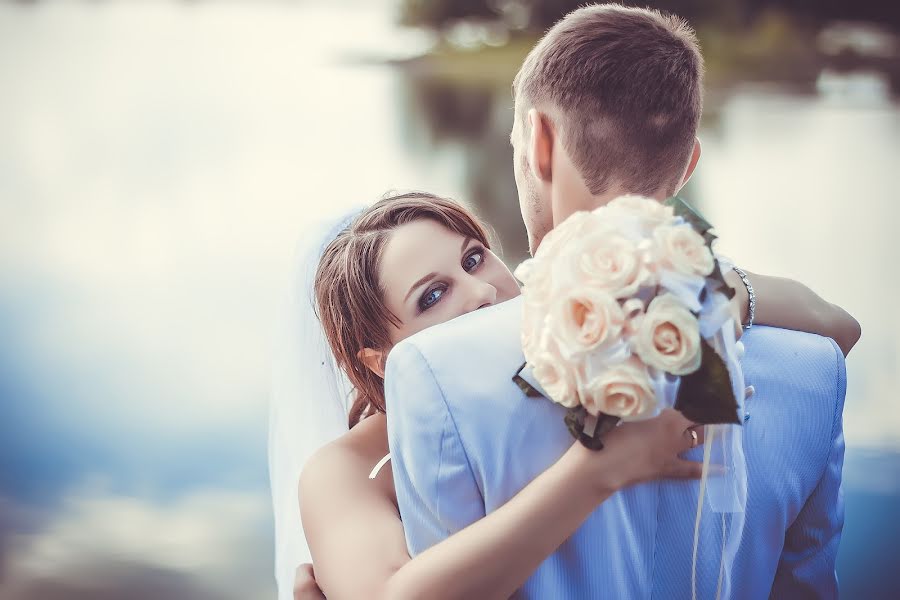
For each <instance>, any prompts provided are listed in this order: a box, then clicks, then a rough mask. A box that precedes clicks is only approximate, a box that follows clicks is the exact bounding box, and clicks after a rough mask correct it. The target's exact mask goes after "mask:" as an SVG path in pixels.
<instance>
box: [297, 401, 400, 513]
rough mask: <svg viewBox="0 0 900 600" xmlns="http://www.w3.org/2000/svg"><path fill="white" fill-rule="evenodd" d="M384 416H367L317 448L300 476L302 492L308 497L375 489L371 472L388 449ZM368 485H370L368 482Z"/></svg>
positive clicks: (303, 495) (302, 495)
mask: <svg viewBox="0 0 900 600" xmlns="http://www.w3.org/2000/svg"><path fill="white" fill-rule="evenodd" d="M379 419H383V416H381V415H374V416H372V417H369V418H367V419H365V420H364V421H363V422H361V423H360V424H359V425H357V426H356V427H354V428H353V429H352V430H350V431H348V432H347V433H345V434H344V435H342V436H341V437H339V438H337V439H336V440H334V441H332V442H330V443H328V444H326V445H325V446H323V447H322V448H320V449H319V450H317V451H316V453H315V454H313V456H312V457H311V458H310V459H309V461H307V463H306V465H305V466H304V468H303V472H302V473H301V475H300V495H301V497H305V498H307V499H310V500H312V499H314V498H316V497H323V496H325V497H327V496H331V494H333V493H342V492H347V491H351V490H353V491H355V492H362V491H366V490H372V488H373V487H375V486H373V485H372V484H371V482H370V481H369V479H368V477H369V473H370V472H371V470H372V467H374V466H375V464H376V463H377V462H378V461H379V460H380V459H381V458H382V457H383V456H384V455H385V454H387V452H388V449H387V447H388V446H387V433H386V428H385V426H384V424H383V423H381V422H379ZM367 484H368V485H367Z"/></svg>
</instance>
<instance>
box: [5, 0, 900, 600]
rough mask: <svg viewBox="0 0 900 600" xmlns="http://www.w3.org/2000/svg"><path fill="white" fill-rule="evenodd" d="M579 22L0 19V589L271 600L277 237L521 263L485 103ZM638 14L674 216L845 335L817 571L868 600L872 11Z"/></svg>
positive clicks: (891, 360)
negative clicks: (382, 208)
mask: <svg viewBox="0 0 900 600" xmlns="http://www.w3.org/2000/svg"><path fill="white" fill-rule="evenodd" d="M577 4H578V3H572V2H563V1H557V2H550V1H534V0H532V1H528V0H518V1H517V0H506V1H501V0H492V1H487V2H478V1H466V2H441V1H437V0H436V1H432V2H427V1H425V2H423V1H417V0H405V1H397V0H393V1H392V0H377V1H376V0H355V1H352V0H331V1H324V0H323V1H319V2H316V1H307V2H302V1H295V2H288V1H281V2H279V1H274V0H272V1H267V2H249V1H246V2H224V1H223V2H214V1H206V2H200V1H194V2H175V1H160V2H155V3H150V2H144V3H137V2H135V3H131V2H112V1H108V2H99V1H95V2H11V3H3V4H0V407H2V413H0V598H2V599H3V600H7V599H8V600H24V599H40V600H54V599H57V598H67V599H79V598H91V599H106V598H126V597H127V598H136V599H140V598H160V597H163V598H170V599H178V598H201V599H203V598H211V599H212V598H223V599H225V598H235V599H236V598H251V597H252V598H265V597H273V594H274V586H273V581H272V523H271V508H270V503H269V502H270V501H269V493H268V476H267V470H266V469H267V467H266V448H265V444H266V429H267V394H268V383H269V365H270V358H271V349H272V344H271V340H272V337H273V335H272V334H273V330H274V328H275V327H277V319H275V318H273V315H274V314H276V313H277V307H278V305H279V302H280V299H281V297H282V295H283V292H284V291H285V289H286V285H287V280H288V278H289V276H290V273H291V269H292V252H293V248H294V245H295V244H296V242H297V236H298V234H299V232H300V231H301V229H302V227H303V224H304V223H307V222H309V221H310V220H312V219H317V218H319V217H320V216H322V215H324V214H331V213H336V212H338V211H339V210H340V209H341V208H342V207H344V206H350V205H351V204H356V203H358V202H360V201H364V200H373V199H375V198H377V197H379V196H380V195H381V194H382V193H384V192H385V191H387V190H389V189H425V190H430V191H434V192H437V193H441V194H445V195H449V196H451V197H454V198H457V199H460V200H464V201H467V202H469V203H470V204H471V205H472V206H474V207H475V208H476V210H477V211H478V212H479V213H480V214H481V215H482V216H483V217H484V218H485V219H486V220H488V221H489V222H490V223H491V224H492V225H493V226H494V228H495V229H496V231H497V234H498V237H499V238H500V240H501V242H502V249H503V256H504V258H505V260H506V261H507V262H508V263H509V264H511V265H514V264H516V263H517V262H518V261H519V260H521V259H522V258H523V257H524V256H525V252H526V241H525V236H524V230H523V227H522V225H521V221H520V217H519V214H518V206H517V201H516V195H515V187H514V183H513V178H512V169H511V151H510V148H509V143H508V134H509V129H510V126H511V123H512V121H511V119H512V110H511V109H512V102H511V97H510V92H509V86H510V82H511V79H512V75H513V74H514V72H515V69H516V68H517V66H518V64H519V62H520V61H521V58H522V57H523V56H524V53H525V52H527V50H528V48H529V47H530V46H531V45H532V44H533V42H534V40H535V39H536V38H535V33H534V32H535V31H540V29H541V28H542V27H544V26H545V25H546V24H548V23H551V22H553V20H555V18H556V17H557V16H559V15H560V14H562V13H564V12H565V10H566V9H567V8H571V7H573V6H575V5H577ZM650 4H655V5H659V6H663V7H670V8H676V9H678V10H680V11H681V12H682V13H683V14H685V15H686V16H689V17H690V18H691V19H692V21H693V22H694V23H695V24H696V25H697V27H698V29H699V31H700V35H701V39H702V42H703V45H704V51H705V54H706V57H707V62H708V67H709V71H708V94H707V108H706V112H705V117H704V122H703V128H702V131H701V134H700V135H701V139H702V141H703V157H702V160H701V164H700V167H699V169H698V171H697V173H696V175H695V177H694V179H693V180H692V181H691V183H690V184H689V186H688V188H687V189H686V190H685V196H686V197H688V198H689V199H691V200H692V201H693V202H695V203H696V204H697V205H698V206H699V207H700V208H701V209H702V210H703V211H704V212H705V213H706V214H707V216H708V217H709V218H710V220H711V221H712V222H713V223H715V224H716V225H717V228H718V230H719V233H720V235H721V250H722V251H724V252H725V253H726V254H728V255H730V256H731V257H732V258H734V260H735V261H736V262H737V263H738V264H740V265H742V266H744V267H746V268H747V269H749V270H757V271H760V272H766V273H772V274H778V275H785V276H790V277H795V278H798V279H801V280H803V281H804V282H807V283H808V284H809V285H810V286H811V287H813V289H815V290H817V291H818V292H819V293H821V294H822V295H823V296H825V297H826V298H828V299H830V300H831V301H833V302H836V303H838V304H840V305H842V306H844V307H845V308H847V309H848V310H849V311H850V312H851V313H853V314H854V315H855V316H856V317H857V318H858V319H859V320H860V321H861V323H862V325H863V331H864V335H863V339H862V342H861V343H860V344H859V346H858V347H857V348H856V349H855V350H854V351H853V353H852V354H851V356H850V358H849V360H848V372H849V381H850V383H849V387H848V391H847V403H846V411H845V430H846V439H847V445H848V451H847V459H846V464H845V467H844V474H845V483H846V486H845V487H846V510H847V518H846V528H845V532H844V538H843V544H842V548H841V555H840V560H839V573H840V576H841V580H842V587H843V592H844V596H845V597H847V598H888V597H891V596H892V595H893V594H894V593H896V592H895V590H896V589H898V588H900V561H898V559H897V553H896V552H895V551H894V542H895V540H896V539H897V538H898V537H900V519H898V517H900V410H898V409H900V405H898V400H897V388H898V384H900V377H898V371H900V355H898V350H900V345H898V342H897V339H898V336H900V317H898V315H897V311H896V310H895V309H894V307H895V305H896V297H897V295H898V293H900V284H898V279H897V268H896V258H897V257H898V253H897V242H896V236H897V234H896V231H897V230H896V227H897V223H898V222H900V207H898V203H897V198H896V190H897V189H898V183H900V106H898V102H897V99H898V91H900V41H898V35H897V31H898V25H900V9H898V8H897V7H896V5H895V4H893V3H886V2H877V1H869V0H861V1H860V2H856V3H854V5H853V6H847V5H846V4H845V3H841V2H803V1H799V0H795V1H791V0H785V1H781V2H779V1H776V0H771V1H767V2H763V1H750V0H729V1H728V2H712V1H706V0H693V1H686V2H656V3H653V2H650ZM401 22H403V23H404V25H400V24H399V23H401Z"/></svg>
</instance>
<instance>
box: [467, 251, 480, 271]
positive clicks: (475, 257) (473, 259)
mask: <svg viewBox="0 0 900 600" xmlns="http://www.w3.org/2000/svg"><path fill="white" fill-rule="evenodd" d="M483 260H484V251H483V250H478V251H476V252H473V253H472V254H470V255H468V256H467V257H466V259H465V260H464V261H463V264H462V266H463V269H465V270H466V271H472V270H473V269H475V267H477V266H478V265H480V264H481V261H483Z"/></svg>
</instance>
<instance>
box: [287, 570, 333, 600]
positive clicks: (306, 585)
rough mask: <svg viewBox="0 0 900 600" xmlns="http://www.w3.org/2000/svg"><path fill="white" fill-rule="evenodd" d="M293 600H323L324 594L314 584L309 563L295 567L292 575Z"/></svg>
mask: <svg viewBox="0 0 900 600" xmlns="http://www.w3.org/2000/svg"><path fill="white" fill-rule="evenodd" d="M294 600H325V594H323V593H322V590H320V589H319V585H318V584H317V583H316V574H315V572H314V571H313V566H312V565H311V564H309V563H304V564H302V565H300V566H299V567H297V572H296V574H295V575H294Z"/></svg>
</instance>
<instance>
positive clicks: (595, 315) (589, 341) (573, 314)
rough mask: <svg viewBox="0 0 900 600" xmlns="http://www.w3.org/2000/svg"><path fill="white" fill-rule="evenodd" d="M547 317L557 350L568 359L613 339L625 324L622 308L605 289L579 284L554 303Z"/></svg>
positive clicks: (596, 348) (618, 335)
mask: <svg viewBox="0 0 900 600" xmlns="http://www.w3.org/2000/svg"><path fill="white" fill-rule="evenodd" d="M550 321H551V323H552V325H553V335H554V337H555V338H556V341H557V343H558V345H559V349H560V354H561V355H562V356H563V357H564V358H567V359H571V358H573V357H575V356H578V355H580V354H582V353H584V352H590V351H599V350H602V349H603V348H605V347H608V346H609V345H610V344H612V343H614V342H616V341H617V340H618V339H619V337H620V335H621V333H622V328H623V327H624V325H625V312H624V311H623V310H622V307H621V306H619V303H618V302H617V301H616V299H615V298H613V297H612V296H611V295H610V294H608V293H606V291H604V290H602V289H598V288H597V287H595V286H591V285H585V284H580V285H576V286H575V287H574V288H572V289H571V290H569V291H568V292H567V293H566V294H564V295H563V296H562V297H561V298H559V299H558V300H557V301H556V302H555V303H554V304H553V306H552V308H551V310H550Z"/></svg>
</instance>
